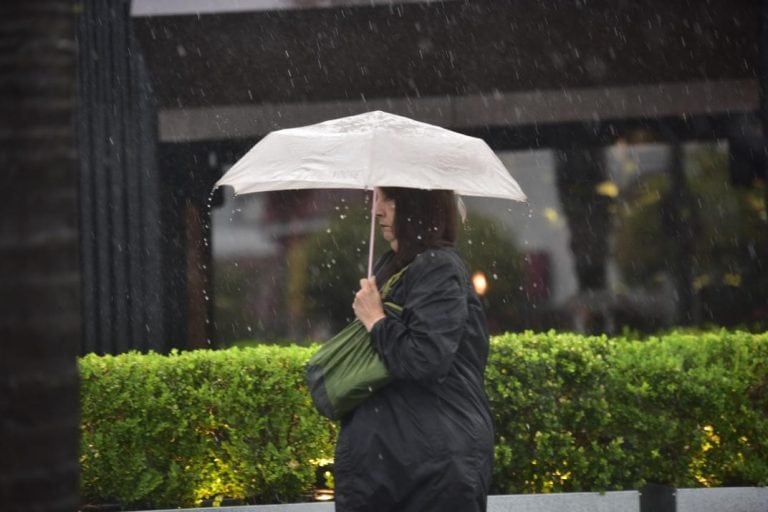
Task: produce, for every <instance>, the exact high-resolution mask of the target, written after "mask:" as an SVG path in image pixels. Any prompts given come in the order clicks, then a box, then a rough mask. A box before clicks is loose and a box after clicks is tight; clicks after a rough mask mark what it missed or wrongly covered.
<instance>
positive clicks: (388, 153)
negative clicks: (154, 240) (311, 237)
mask: <svg viewBox="0 0 768 512" xmlns="http://www.w3.org/2000/svg"><path fill="white" fill-rule="evenodd" d="M223 185H228V186H231V187H232V188H233V189H234V192H235V194H236V195H237V194H247V193H252V192H267V191H274V190H297V189H308V188H342V189H344V188H352V189H364V190H373V189H374V187H408V188H420V189H427V190H433V189H447V190H453V191H454V192H455V193H457V194H460V195H467V196H482V197H496V198H503V199H511V200H514V201H525V199H526V198H525V194H524V193H523V191H522V190H521V189H520V186H519V185H518V184H517V182H516V181H515V180H514V179H513V178H512V176H511V175H510V173H509V171H507V169H506V168H505V167H504V164H502V163H501V160H499V158H498V157H497V156H496V154H495V153H494V152H493V151H492V150H491V148H490V147H488V145H487V144H486V143H485V141H483V140H482V139H478V138H476V137H469V136H467V135H462V134H460V133H456V132H453V131H451V130H447V129H445V128H440V127H439V126H435V125H431V124H427V123H422V122H419V121H414V120H413V119H409V118H407V117H402V116H397V115H393V114H389V113H386V112H381V111H375V112H368V113H365V114H359V115H354V116H349V117H342V118H339V119H332V120H330V121H325V122H322V123H318V124H313V125H309V126H302V127H298V128H288V129H284V130H277V131H274V132H272V133H270V134H268V135H267V136H266V137H264V138H263V139H262V140H261V141H260V142H259V143H257V144H256V145H255V146H253V148H251V150H250V151H248V153H246V154H245V155H244V156H243V157H242V158H241V159H240V160H238V161H237V162H236V163H235V165H233V166H232V167H231V168H230V169H229V170H228V171H227V172H226V173H225V174H224V176H222V177H221V179H220V180H219V181H218V182H216V186H217V187H219V186H223ZM374 203H375V200H374ZM374 217H375V215H374V214H373V212H371V242H370V247H369V248H370V250H369V256H368V275H369V276H370V274H371V265H372V260H373V233H374V229H375V218H374Z"/></svg>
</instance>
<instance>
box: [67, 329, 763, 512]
mask: <svg viewBox="0 0 768 512" xmlns="http://www.w3.org/2000/svg"><path fill="white" fill-rule="evenodd" d="M315 348H316V347H309V348H308V347H296V346H292V347H274V346H257V347H252V348H233V349H228V350H223V351H194V352H186V353H174V354H171V355H170V356H160V355H156V354H148V355H141V354H136V353H131V354H124V355H121V356H117V357H110V356H106V357H99V356H95V355H90V356H87V357H85V358H83V359H82V360H81V365H80V368H81V375H82V388H81V389H82V455H81V465H82V477H81V478H82V495H83V498H84V500H85V501H86V502H89V503H106V502H119V503H121V504H123V505H125V506H143V507H147V508H149V507H179V506H192V505H196V504H200V503H214V504H216V503H220V502H221V500H222V499H224V498H232V499H236V500H240V501H241V502H249V503H267V502H272V503H274V502H290V501H301V500H304V499H306V498H307V496H308V493H309V492H310V491H311V488H312V486H313V484H314V483H315V480H316V477H315V472H316V468H317V465H318V463H319V461H321V460H323V459H327V458H329V457H331V456H332V453H333V442H334V439H335V436H336V425H335V424H334V423H332V422H330V421H327V420H325V419H323V418H322V417H320V416H318V415H317V413H316V412H315V411H314V409H313V407H312V404H311V401H310V399H309V397H308V395H307V392H306V388H305V386H304V381H303V365H304V363H305V362H306V360H307V359H308V358H309V356H310V354H311V353H312V351H313V350H315ZM487 391H488V395H489V399H490V401H491V406H492V409H493V413H494V416H495V421H496V429H497V444H496V462H495V467H494V476H493V488H492V492H494V493H504V494H506V493H527V492H551V491H596V490H618V489H636V488H639V487H640V486H642V485H643V484H644V483H646V482H656V483H661V484H667V485H671V486H675V487H698V486H720V485H766V484H768V334H748V333H742V332H726V331H718V332H711V333H670V334H667V335H665V336H663V337H659V338H650V339H646V340H629V339H619V338H614V339H608V338H604V337H582V336H578V335H570V334H556V333H543V334H542V333H537V334H533V333H523V334H507V335H504V336H498V337H495V338H494V339H493V340H492V347H491V356H490V361H489V365H488V371H487Z"/></svg>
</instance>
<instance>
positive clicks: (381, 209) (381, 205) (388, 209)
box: [374, 187, 397, 251]
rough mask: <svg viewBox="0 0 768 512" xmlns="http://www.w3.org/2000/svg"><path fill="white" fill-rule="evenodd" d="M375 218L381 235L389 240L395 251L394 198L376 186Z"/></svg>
mask: <svg viewBox="0 0 768 512" xmlns="http://www.w3.org/2000/svg"><path fill="white" fill-rule="evenodd" d="M374 211H375V212H376V219H377V220H378V221H379V227H380V228H381V236H383V237H384V240H386V241H387V242H389V246H390V247H391V248H392V250H393V251H397V238H395V200H394V199H389V198H388V197H387V196H385V195H384V192H383V191H382V190H381V189H380V188H378V187H377V188H376V204H375V209H374Z"/></svg>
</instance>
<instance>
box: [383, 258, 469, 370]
mask: <svg viewBox="0 0 768 512" xmlns="http://www.w3.org/2000/svg"><path fill="white" fill-rule="evenodd" d="M461 272H462V269H461V268H460V267H459V266H458V264H457V263H456V262H455V261H454V259H453V258H451V257H450V256H449V255H447V254H445V253H444V252H443V251H434V252H432V251H427V252H425V253H423V254H421V255H420V256H419V257H417V261H414V262H413V263H412V264H411V267H410V268H409V270H408V271H407V274H406V275H407V277H406V281H407V282H404V283H403V286H406V287H407V288H406V298H405V303H404V304H403V312H402V315H401V317H400V318H396V317H391V316H388V317H387V318H385V319H383V320H380V321H379V322H377V323H376V324H375V325H374V327H373V329H372V330H371V338H372V341H373V345H374V348H375V350H376V351H377V352H378V353H379V355H380V356H381V357H382V359H383V361H384V364H385V365H386V367H387V369H388V370H389V372H390V373H391V374H392V376H393V377H395V378H396V379H405V380H413V381H420V382H424V383H429V382H437V381H440V379H441V378H442V377H444V376H445V375H446V374H447V373H448V370H449V369H450V368H451V365H452V364H453V361H454V358H455V356H456V352H457V350H458V347H459V343H460V342H461V339H462V335H463V333H464V330H465V326H466V322H467V317H468V308H467V292H466V289H465V287H464V285H463V284H462V283H463V281H464V280H463V279H462V275H461Z"/></svg>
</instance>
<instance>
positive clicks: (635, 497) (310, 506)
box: [147, 487, 768, 512]
mask: <svg viewBox="0 0 768 512" xmlns="http://www.w3.org/2000/svg"><path fill="white" fill-rule="evenodd" d="M670 492H671V493H672V495H673V496H674V505H672V506H669V507H662V508H664V509H665V510H664V512H768V487H722V488H711V489H671V488H670ZM179 510H181V511H182V512H213V511H221V512H333V511H334V504H333V502H315V503H289V504H284V505H244V506H236V507H221V508H216V509H214V508H187V509H168V510H154V511H151V512H179ZM563 510H567V511H568V512H641V506H640V491H613V492H606V493H602V494H601V493H597V492H573V493H552V494H512V495H496V496H489V497H488V512H520V511H525V512H561V511H563ZM147 512H150V511H147ZM643 512H659V511H643Z"/></svg>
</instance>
